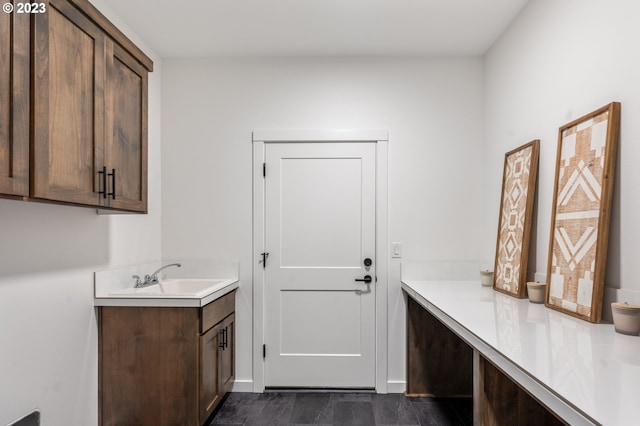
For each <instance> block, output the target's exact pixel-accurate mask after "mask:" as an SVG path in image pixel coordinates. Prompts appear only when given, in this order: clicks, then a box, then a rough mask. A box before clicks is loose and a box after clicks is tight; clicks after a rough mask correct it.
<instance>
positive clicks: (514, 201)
mask: <svg viewBox="0 0 640 426" xmlns="http://www.w3.org/2000/svg"><path fill="white" fill-rule="evenodd" d="M539 152H540V141H539V140H533V141H531V142H529V143H527V144H524V145H522V146H521V147H518V148H516V149H514V150H513V151H510V152H507V153H506V154H505V156H504V172H503V175H502V197H501V198H500V218H499V220H498V238H497V242H496V258H495V266H494V269H493V270H494V275H493V288H494V289H495V290H497V291H500V292H503V293H506V294H508V295H511V296H514V297H517V298H519V299H522V298H524V297H525V291H526V288H527V285H526V282H527V261H528V259H529V236H530V233H531V219H532V216H533V201H534V199H535V191H536V176H537V174H538V157H539Z"/></svg>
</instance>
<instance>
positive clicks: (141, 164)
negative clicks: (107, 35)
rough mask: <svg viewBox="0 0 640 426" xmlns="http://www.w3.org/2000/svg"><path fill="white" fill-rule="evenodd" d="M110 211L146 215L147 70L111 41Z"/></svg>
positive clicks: (107, 162) (108, 88)
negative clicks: (133, 212)
mask: <svg viewBox="0 0 640 426" xmlns="http://www.w3.org/2000/svg"><path fill="white" fill-rule="evenodd" d="M106 46H107V47H106V58H107V78H106V86H105V98H106V120H105V127H106V132H107V133H106V142H105V154H104V156H105V157H104V161H105V166H106V167H107V175H108V179H107V180H108V184H107V186H108V188H109V191H108V197H107V199H108V207H111V208H114V209H119V210H129V211H136V212H143V213H146V212H147V90H148V89H147V81H148V78H147V70H146V69H145V68H144V67H143V66H142V65H141V64H140V63H139V62H138V61H136V60H135V59H134V58H133V57H132V56H131V55H129V54H128V53H127V52H125V50H124V49H122V48H121V47H120V46H118V45H117V44H115V43H113V42H112V41H111V40H107V44H106Z"/></svg>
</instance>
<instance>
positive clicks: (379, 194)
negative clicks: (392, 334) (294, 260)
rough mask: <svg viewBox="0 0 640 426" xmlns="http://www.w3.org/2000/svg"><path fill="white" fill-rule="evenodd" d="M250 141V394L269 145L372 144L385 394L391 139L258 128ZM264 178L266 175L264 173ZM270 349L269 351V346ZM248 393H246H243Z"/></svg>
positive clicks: (256, 352)
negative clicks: (251, 163) (251, 237)
mask: <svg viewBox="0 0 640 426" xmlns="http://www.w3.org/2000/svg"><path fill="white" fill-rule="evenodd" d="M252 142H253V252H252V261H253V267H252V272H253V356H252V358H253V392H264V389H265V385H264V360H263V353H262V347H263V344H264V336H265V330H264V323H265V321H264V320H265V293H264V285H265V273H264V269H263V267H262V263H261V261H262V256H261V253H264V252H268V247H265V220H264V219H265V203H264V200H265V180H264V176H263V163H264V161H265V152H266V145H267V144H269V143H285V142H287V143H303V142H326V143H340V142H375V143H376V259H377V270H376V273H377V283H376V289H377V291H376V320H375V321H376V349H375V354H376V362H375V369H376V371H375V375H376V380H375V382H376V392H377V393H387V358H388V348H387V330H388V327H387V318H388V314H387V299H388V275H389V274H388V269H389V256H388V246H389V242H388V241H389V238H388V210H387V208H388V207H387V199H388V195H387V186H388V183H387V177H388V170H387V163H388V143H389V136H388V132H387V131H386V130H380V129H368V130H326V129H305V130H297V129H296V130H294V129H261V130H255V131H254V132H253V137H252ZM267 173H268V171H267ZM267 350H268V347H267ZM234 389H235V386H234ZM247 390H248V389H247Z"/></svg>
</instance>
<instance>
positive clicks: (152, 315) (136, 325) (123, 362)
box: [98, 291, 235, 426]
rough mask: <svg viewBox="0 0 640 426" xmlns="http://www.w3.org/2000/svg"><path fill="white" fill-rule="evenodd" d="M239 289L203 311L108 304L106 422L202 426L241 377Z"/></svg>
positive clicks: (102, 358) (102, 327)
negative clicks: (238, 368)
mask: <svg viewBox="0 0 640 426" xmlns="http://www.w3.org/2000/svg"><path fill="white" fill-rule="evenodd" d="M234 306H235V291H234V292H231V293H229V294H227V295H225V296H223V297H221V298H220V299H218V300H216V301H214V302H212V303H210V304H209V305H207V306H205V307H203V308H175V307H115V306H102V307H100V308H99V313H98V318H99V319H98V327H99V330H98V339H99V360H98V364H99V365H98V369H99V424H100V425H102V426H110V425H113V426H116V425H118V426H126V425H147V424H153V425H154V426H163V425H167V426H168V425H185V426H186V425H202V424H204V423H205V422H206V420H207V419H208V418H209V416H210V415H211V413H213V410H214V409H215V408H216V407H217V405H218V404H219V403H220V401H221V400H222V397H223V396H224V394H225V393H226V392H228V391H229V389H230V386H231V385H232V384H233V379H234V372H235V365H234V363H235V360H234V358H235V353H234V350H235V349H234V337H235V336H234V332H235V327H234V325H235V314H234Z"/></svg>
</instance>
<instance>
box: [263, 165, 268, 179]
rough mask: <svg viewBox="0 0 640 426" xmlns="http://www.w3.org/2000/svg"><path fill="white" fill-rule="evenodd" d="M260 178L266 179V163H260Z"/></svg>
mask: <svg viewBox="0 0 640 426" xmlns="http://www.w3.org/2000/svg"><path fill="white" fill-rule="evenodd" d="M262 177H267V163H262Z"/></svg>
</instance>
